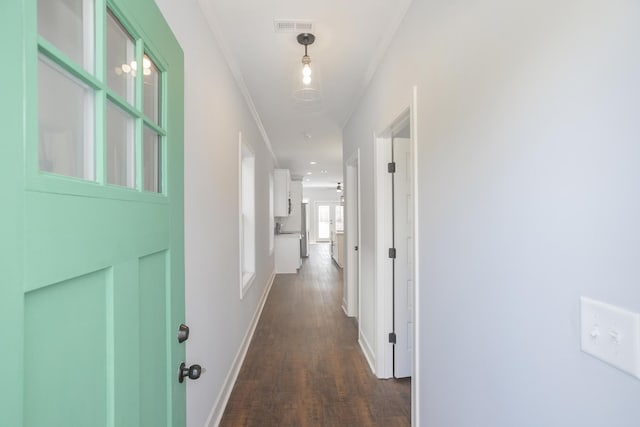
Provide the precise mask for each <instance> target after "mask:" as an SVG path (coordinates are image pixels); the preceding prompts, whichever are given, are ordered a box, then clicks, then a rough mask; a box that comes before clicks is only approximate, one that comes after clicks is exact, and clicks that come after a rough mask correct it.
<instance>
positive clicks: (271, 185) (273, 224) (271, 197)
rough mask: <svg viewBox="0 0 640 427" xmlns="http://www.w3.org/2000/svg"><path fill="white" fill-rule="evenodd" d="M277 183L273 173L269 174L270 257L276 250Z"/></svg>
mask: <svg viewBox="0 0 640 427" xmlns="http://www.w3.org/2000/svg"><path fill="white" fill-rule="evenodd" d="M274 198H275V183H274V179H273V172H271V173H269V255H270V256H271V255H273V251H274V248H275V240H276V239H275V232H276V230H275V228H276V218H275V215H274V204H275V200H274Z"/></svg>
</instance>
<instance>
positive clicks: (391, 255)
mask: <svg viewBox="0 0 640 427" xmlns="http://www.w3.org/2000/svg"><path fill="white" fill-rule="evenodd" d="M389 258H393V259H395V258H396V248H389Z"/></svg>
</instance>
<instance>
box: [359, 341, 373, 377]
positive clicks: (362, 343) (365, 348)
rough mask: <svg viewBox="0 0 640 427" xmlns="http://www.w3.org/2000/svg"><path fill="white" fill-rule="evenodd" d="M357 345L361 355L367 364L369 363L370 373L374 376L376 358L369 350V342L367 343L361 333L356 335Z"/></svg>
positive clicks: (370, 349) (371, 350)
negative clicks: (362, 354)
mask: <svg viewBox="0 0 640 427" xmlns="http://www.w3.org/2000/svg"><path fill="white" fill-rule="evenodd" d="M358 344H360V348H361V349H362V353H364V358H365V359H367V363H369V368H370V369H371V372H373V374H374V375H375V374H376V370H375V368H374V366H376V356H375V353H374V352H373V349H372V348H371V345H370V344H369V341H367V338H366V337H365V336H364V335H363V334H362V332H359V333H358Z"/></svg>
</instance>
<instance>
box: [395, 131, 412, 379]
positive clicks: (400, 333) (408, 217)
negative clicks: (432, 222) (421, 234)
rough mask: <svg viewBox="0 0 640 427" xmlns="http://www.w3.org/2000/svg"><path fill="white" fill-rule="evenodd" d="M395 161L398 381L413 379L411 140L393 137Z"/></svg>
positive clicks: (396, 358) (396, 352) (396, 354)
mask: <svg viewBox="0 0 640 427" xmlns="http://www.w3.org/2000/svg"><path fill="white" fill-rule="evenodd" d="M392 146H393V160H394V162H395V164H396V172H395V174H394V179H393V208H394V215H393V218H394V224H393V229H394V247H395V248H396V258H395V260H394V290H393V292H394V298H393V299H394V307H393V315H394V322H393V323H394V331H395V334H396V344H395V346H394V358H393V359H394V367H393V374H394V376H395V377H396V378H404V377H410V376H411V371H412V369H411V368H412V359H413V357H412V355H413V270H414V269H413V262H414V253H413V189H412V183H413V171H412V164H413V163H412V161H411V140H410V139H407V138H394V140H393V143H392Z"/></svg>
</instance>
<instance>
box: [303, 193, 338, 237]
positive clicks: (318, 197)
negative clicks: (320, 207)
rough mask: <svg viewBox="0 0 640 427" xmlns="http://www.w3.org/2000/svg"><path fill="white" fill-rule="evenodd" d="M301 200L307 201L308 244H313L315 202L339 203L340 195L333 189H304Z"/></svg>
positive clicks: (315, 214)
mask: <svg viewBox="0 0 640 427" xmlns="http://www.w3.org/2000/svg"><path fill="white" fill-rule="evenodd" d="M302 198H303V199H304V200H307V199H308V200H309V206H308V209H309V242H311V243H314V242H315V241H316V233H317V230H318V227H317V224H316V223H317V219H316V217H317V214H318V211H317V209H316V202H340V193H338V192H337V191H336V189H335V188H309V187H305V188H303V190H302Z"/></svg>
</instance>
